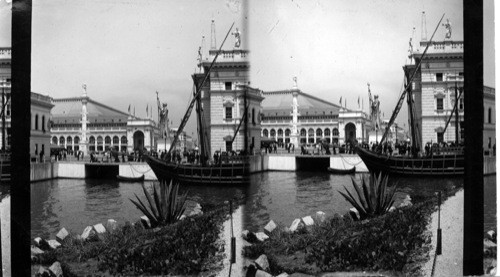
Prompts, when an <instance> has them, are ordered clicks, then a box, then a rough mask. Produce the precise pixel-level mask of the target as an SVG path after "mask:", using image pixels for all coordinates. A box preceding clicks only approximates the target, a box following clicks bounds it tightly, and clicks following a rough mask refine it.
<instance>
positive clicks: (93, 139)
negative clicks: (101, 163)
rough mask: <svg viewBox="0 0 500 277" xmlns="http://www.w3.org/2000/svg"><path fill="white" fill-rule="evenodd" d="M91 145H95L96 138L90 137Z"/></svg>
mask: <svg viewBox="0 0 500 277" xmlns="http://www.w3.org/2000/svg"><path fill="white" fill-rule="evenodd" d="M89 143H90V144H95V137H94V136H90V138H89Z"/></svg>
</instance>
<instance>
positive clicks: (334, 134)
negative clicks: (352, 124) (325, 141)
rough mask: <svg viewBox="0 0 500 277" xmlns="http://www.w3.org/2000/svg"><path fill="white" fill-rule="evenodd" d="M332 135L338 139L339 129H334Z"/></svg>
mask: <svg viewBox="0 0 500 277" xmlns="http://www.w3.org/2000/svg"><path fill="white" fill-rule="evenodd" d="M332 135H333V136H334V137H338V136H339V129H337V128H334V129H333V131H332Z"/></svg>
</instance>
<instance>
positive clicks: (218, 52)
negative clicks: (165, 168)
mask: <svg viewBox="0 0 500 277" xmlns="http://www.w3.org/2000/svg"><path fill="white" fill-rule="evenodd" d="M233 26H234V22H233V24H232V25H231V27H230V28H229V31H228V32H227V34H226V37H225V38H224V41H222V44H221V45H220V48H219V51H217V54H216V55H215V57H214V60H213V61H212V63H211V64H210V67H209V68H208V70H207V72H206V73H205V77H204V78H203V81H202V82H201V83H199V84H197V86H196V93H195V94H194V97H193V100H191V102H190V103H189V107H188V109H187V111H186V114H184V117H183V118H182V121H181V124H180V125H179V129H178V130H177V133H176V134H175V136H174V139H173V141H172V144H171V145H170V149H169V150H168V154H167V157H171V153H172V149H173V148H174V147H175V144H176V143H177V141H179V134H181V133H182V131H183V130H184V127H185V126H186V123H187V121H188V119H189V116H191V112H192V111H193V107H194V103H195V102H196V99H198V97H200V94H201V89H202V88H203V84H205V81H206V80H207V79H208V76H210V71H211V70H212V67H213V66H214V64H215V62H216V61H217V58H218V57H219V54H220V53H221V51H222V46H223V45H224V42H226V39H227V37H228V36H229V33H231V30H232V29H233ZM201 131H202V132H203V130H201Z"/></svg>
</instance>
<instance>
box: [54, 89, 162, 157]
mask: <svg viewBox="0 0 500 277" xmlns="http://www.w3.org/2000/svg"><path fill="white" fill-rule="evenodd" d="M53 104H54V108H53V109H52V116H51V146H52V147H64V148H65V149H68V150H73V151H77V150H81V151H83V152H84V153H85V154H87V153H89V152H93V151H97V152H100V151H106V150H108V149H116V150H119V151H128V152H131V151H134V150H136V149H144V148H145V149H147V150H156V142H157V139H158V137H159V131H158V128H157V126H156V122H155V121H153V119H152V118H151V117H150V118H139V117H136V116H134V115H132V114H129V113H125V112H122V111H119V110H117V109H114V108H112V107H109V106H107V105H104V104H102V103H99V102H97V101H95V100H93V99H91V98H90V97H88V95H87V91H86V87H85V86H84V91H83V94H82V96H81V97H72V98H61V99H54V100H53Z"/></svg>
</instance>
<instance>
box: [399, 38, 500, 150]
mask: <svg viewBox="0 0 500 277" xmlns="http://www.w3.org/2000/svg"><path fill="white" fill-rule="evenodd" d="M428 43H429V41H427V40H426V39H422V41H421V42H420V49H419V50H417V51H415V52H414V53H413V54H412V58H413V60H414V63H412V64H410V65H406V66H405V67H404V68H405V70H406V71H408V72H412V71H414V69H415V67H416V64H418V62H419V61H420V60H422V65H421V67H420V70H418V71H417V74H416V76H415V78H414V80H413V94H414V101H415V109H416V111H415V118H416V123H417V126H419V128H420V127H421V130H422V131H421V133H420V134H418V138H417V139H418V140H419V141H420V142H421V145H425V144H426V143H427V142H449V141H455V140H456V139H457V140H458V141H463V138H464V127H463V126H464V93H467V92H463V87H464V62H463V59H464V43H463V41H453V40H451V37H450V38H448V39H445V40H444V41H433V42H432V43H431V45H430V46H429V48H428V50H427V53H426V55H425V57H424V58H423V59H422V52H423V49H425V47H426V46H427V44H428ZM483 92H484V95H483V103H484V104H483V105H484V123H483V124H484V134H483V147H484V148H485V149H487V148H492V146H493V144H494V143H495V137H496V135H495V89H494V88H491V87H486V86H485V87H484V90H483ZM457 99H458V103H457V109H458V121H457V118H456V117H455V114H454V115H453V116H451V118H450V115H452V110H453V108H454V106H455V103H456V102H457ZM448 120H449V123H448V125H446V123H447V121H448ZM456 126H458V128H456ZM445 128H446V129H445ZM457 136H458V137H457Z"/></svg>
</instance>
